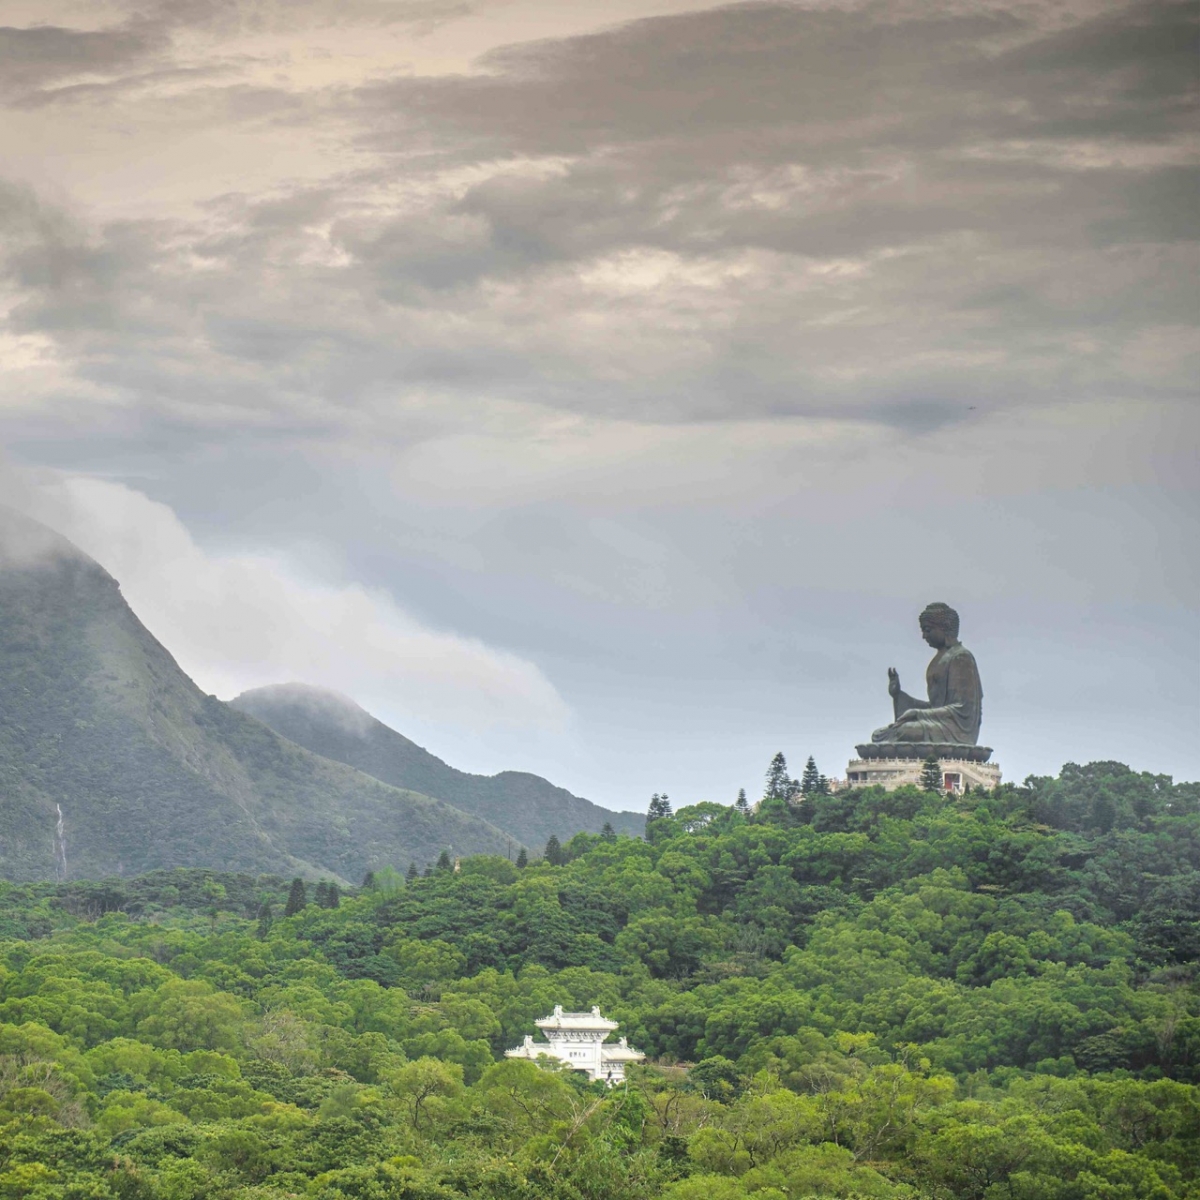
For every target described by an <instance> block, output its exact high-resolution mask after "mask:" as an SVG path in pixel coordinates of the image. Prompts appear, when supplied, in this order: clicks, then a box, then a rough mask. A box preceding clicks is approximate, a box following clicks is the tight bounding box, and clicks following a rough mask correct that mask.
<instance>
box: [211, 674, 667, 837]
mask: <svg viewBox="0 0 1200 1200" xmlns="http://www.w3.org/2000/svg"><path fill="white" fill-rule="evenodd" d="M230 704H232V705H233V707H234V708H237V709H239V710H240V711H242V712H244V713H249V714H250V716H252V717H257V718H258V719H259V720H260V721H261V722H262V723H263V724H264V725H269V726H270V727H271V728H272V729H274V730H275V731H276V733H281V734H283V736H284V737H286V738H289V739H290V740H291V741H293V742H295V743H296V744H297V745H298V746H303V747H304V748H305V749H307V750H311V751H312V752H313V753H314V754H320V755H322V756H323V757H325V758H332V759H333V760H334V761H336V762H341V763H347V764H348V765H349V766H352V767H357V768H358V769H359V770H360V771H362V772H364V773H365V774H367V775H371V776H374V778H376V779H381V780H383V782H384V783H390V784H392V785H393V786H394V787H404V788H412V789H413V790H414V791H417V792H423V793H424V794H425V795H427V796H436V797H437V798H438V799H439V800H445V801H446V802H447V803H448V804H453V805H454V807H455V808H460V809H462V810H463V812H468V813H473V814H474V815H475V816H477V817H482V818H483V819H484V820H486V821H490V822H491V823H492V824H493V825H496V826H498V827H499V828H500V829H503V830H504V831H505V832H506V833H510V834H512V836H513V837H515V838H517V839H519V840H520V841H522V842H524V843H525V844H526V845H528V846H534V847H537V848H539V849H540V847H541V846H542V845H543V844H544V843H545V842H546V840H547V839H548V838H549V837H550V835H551V834H555V835H556V836H557V837H558V839H559V840H560V841H563V840H565V839H566V838H568V837H570V836H571V835H572V834H575V833H579V832H580V831H581V830H582V831H586V832H589V833H599V832H600V831H601V829H603V828H604V824H605V822H606V821H607V822H609V823H610V824H611V825H612V827H613V829H615V830H616V831H617V832H618V833H629V834H633V835H635V836H640V835H641V834H642V833H643V832H644V831H645V828H646V816H645V814H644V813H635V812H611V811H610V810H609V809H606V808H601V807H600V806H599V805H598V804H593V803H592V802H591V801H590V800H584V799H582V798H581V797H579V796H573V795H572V794H571V793H570V792H568V791H566V789H564V788H560V787H555V786H554V784H552V783H549V782H548V781H547V780H545V779H543V778H542V777H541V776H540V775H529V774H527V773H525V772H524V771H502V772H501V773H500V774H499V775H469V774H467V773H466V772H465V771H458V770H456V769H455V768H454V767H451V766H448V765H447V764H446V763H444V762H443V761H442V760H441V759H440V758H437V757H436V756H435V755H433V754H430V753H429V751H428V750H424V749H422V748H421V747H420V746H418V745H417V744H416V742H412V741H409V739H408V738H406V737H405V736H404V735H403V734H400V733H397V732H396V731H395V730H394V729H390V728H389V727H388V726H387V725H385V724H383V722H382V721H378V720H376V719H375V718H374V717H373V716H371V714H370V713H368V712H366V711H365V710H363V709H361V708H359V706H358V705H357V704H355V703H354V701H353V700H350V699H348V698H347V697H346V696H342V695H339V694H338V693H337V692H330V691H326V690H324V689H323V688H315V687H308V686H306V685H305V684H300V683H284V684H278V685H276V686H274V687H263V688H254V689H253V690H252V691H249V692H243V693H242V694H241V695H240V696H238V697H237V698H236V699H234V700H231V701H230Z"/></svg>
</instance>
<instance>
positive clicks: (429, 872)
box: [421, 863, 433, 879]
mask: <svg viewBox="0 0 1200 1200" xmlns="http://www.w3.org/2000/svg"><path fill="white" fill-rule="evenodd" d="M432 875H433V867H432V865H431V864H430V863H426V864H425V870H423V871H422V872H421V876H422V878H424V879H429V878H430V877H431V876H432Z"/></svg>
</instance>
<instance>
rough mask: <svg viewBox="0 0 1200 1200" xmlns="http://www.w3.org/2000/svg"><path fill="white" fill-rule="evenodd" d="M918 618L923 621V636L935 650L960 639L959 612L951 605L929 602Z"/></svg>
mask: <svg viewBox="0 0 1200 1200" xmlns="http://www.w3.org/2000/svg"><path fill="white" fill-rule="evenodd" d="M917 619H918V620H919V621H920V623H921V636H922V637H923V638H924V639H925V640H926V641H927V642H928V643H929V644H930V645H931V646H932V647H933V648H934V649H935V650H941V649H942V648H943V647H945V646H952V645H953V644H954V643H955V642H957V641H958V613H956V612H955V611H954V609H952V608H951V607H950V605H948V604H941V603H938V604H927V605H926V606H925V611H924V612H923V613H922V614H921V615H920V617H918V618H917Z"/></svg>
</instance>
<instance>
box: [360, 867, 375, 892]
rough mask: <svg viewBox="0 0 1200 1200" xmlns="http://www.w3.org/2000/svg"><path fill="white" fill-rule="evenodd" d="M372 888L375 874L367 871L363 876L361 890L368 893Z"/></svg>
mask: <svg viewBox="0 0 1200 1200" xmlns="http://www.w3.org/2000/svg"><path fill="white" fill-rule="evenodd" d="M374 887H375V872H374V871H368V872H367V873H366V874H365V875H364V876H363V881H362V889H363V891H364V892H370V891H372V890H374Z"/></svg>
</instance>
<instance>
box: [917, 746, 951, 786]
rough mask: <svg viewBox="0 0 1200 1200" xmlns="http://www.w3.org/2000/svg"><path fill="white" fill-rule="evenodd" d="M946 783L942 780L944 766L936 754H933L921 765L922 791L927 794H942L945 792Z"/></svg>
mask: <svg viewBox="0 0 1200 1200" xmlns="http://www.w3.org/2000/svg"><path fill="white" fill-rule="evenodd" d="M944 785H945V781H944V780H943V779H942V764H941V763H940V762H939V761H938V757H937V755H936V754H931V755H930V756H929V757H928V758H927V759H926V760H925V761H924V762H923V763H922V764H921V785H920V786H921V790H922V791H925V792H940V791H943V790H944Z"/></svg>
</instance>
